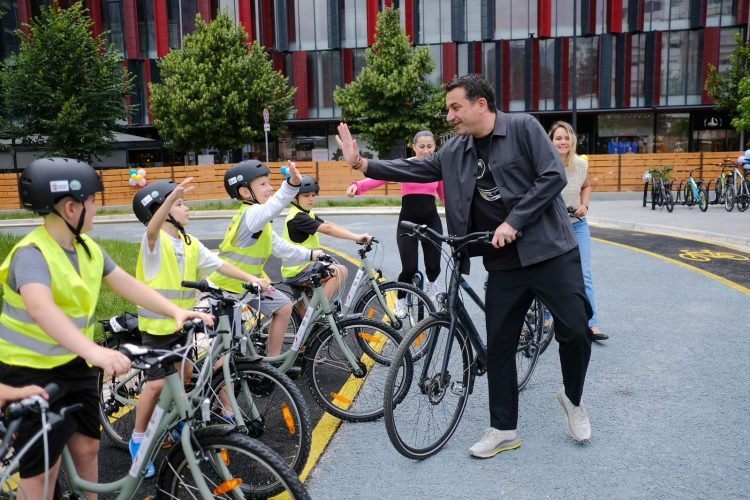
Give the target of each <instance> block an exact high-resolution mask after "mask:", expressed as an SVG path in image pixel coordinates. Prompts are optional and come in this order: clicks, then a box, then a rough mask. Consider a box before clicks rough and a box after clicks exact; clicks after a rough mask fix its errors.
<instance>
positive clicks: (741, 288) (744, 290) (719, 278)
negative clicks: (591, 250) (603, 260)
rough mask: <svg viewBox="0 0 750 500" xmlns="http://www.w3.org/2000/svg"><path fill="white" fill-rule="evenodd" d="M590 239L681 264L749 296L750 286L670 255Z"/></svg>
mask: <svg viewBox="0 0 750 500" xmlns="http://www.w3.org/2000/svg"><path fill="white" fill-rule="evenodd" d="M591 239H592V240H594V241H598V242H600V243H607V244H608V245H613V246H616V247H621V248H626V249H628V250H634V251H636V252H640V253H642V254H644V255H649V256H651V257H656V258H657V259H661V260H663V261H664V262H670V263H672V264H677V265H678V266H681V267H684V268H685V269H689V270H691V271H694V272H696V273H698V274H701V275H703V276H705V277H707V278H711V279H712V280H716V281H718V282H719V283H721V284H723V285H726V286H728V287H729V288H732V289H734V290H737V291H738V292H741V293H744V294H745V295H748V296H750V288H746V287H744V286H742V285H740V284H739V283H735V282H734V281H731V280H728V279H727V278H724V277H723V276H719V275H718V274H714V273H712V272H709V271H705V270H703V269H700V268H699V267H696V266H693V265H690V264H687V263H685V262H682V261H679V260H677V259H673V258H671V257H666V256H664V255H661V254H658V253H655V252H651V251H649V250H643V249H642V248H638V247H634V246H630V245H626V244H624V243H617V242H614V241H609V240H603V239H601V238H591ZM685 239H687V238H685ZM711 244H713V243H711Z"/></svg>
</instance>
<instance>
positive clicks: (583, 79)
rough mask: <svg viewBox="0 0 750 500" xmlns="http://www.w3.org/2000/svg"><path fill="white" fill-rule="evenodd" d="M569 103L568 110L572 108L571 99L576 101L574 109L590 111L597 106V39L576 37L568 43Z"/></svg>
mask: <svg viewBox="0 0 750 500" xmlns="http://www.w3.org/2000/svg"><path fill="white" fill-rule="evenodd" d="M570 50H571V54H570V78H571V80H570V89H571V91H570V93H571V96H570V101H569V108H568V109H572V108H573V101H572V100H573V99H575V100H576V109H592V108H596V107H598V106H599V99H598V88H599V82H598V78H599V74H598V71H597V70H596V69H593V70H592V68H598V67H599V65H598V64H597V62H598V60H599V38H598V37H587V38H583V37H577V38H573V39H571V41H570ZM573 50H575V53H576V67H577V71H576V73H575V78H576V81H575V82H573V54H572V51H573Z"/></svg>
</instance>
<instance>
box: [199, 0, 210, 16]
mask: <svg viewBox="0 0 750 500" xmlns="http://www.w3.org/2000/svg"><path fill="white" fill-rule="evenodd" d="M198 12H199V13H200V15H201V17H202V18H203V20H204V21H210V20H211V0H198Z"/></svg>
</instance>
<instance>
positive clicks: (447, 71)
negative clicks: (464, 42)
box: [443, 42, 458, 83]
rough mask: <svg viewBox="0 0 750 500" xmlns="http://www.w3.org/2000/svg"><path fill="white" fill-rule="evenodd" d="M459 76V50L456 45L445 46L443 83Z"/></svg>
mask: <svg viewBox="0 0 750 500" xmlns="http://www.w3.org/2000/svg"><path fill="white" fill-rule="evenodd" d="M456 76H458V50H457V48H456V44H455V43H450V42H449V43H444V44H443V83H448V82H450V81H451V80H453V79H454V78H456Z"/></svg>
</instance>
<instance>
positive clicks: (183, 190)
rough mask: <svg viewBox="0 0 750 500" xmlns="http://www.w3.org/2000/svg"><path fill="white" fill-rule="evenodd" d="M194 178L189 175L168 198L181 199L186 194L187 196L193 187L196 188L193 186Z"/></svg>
mask: <svg viewBox="0 0 750 500" xmlns="http://www.w3.org/2000/svg"><path fill="white" fill-rule="evenodd" d="M192 182H193V178H192V177H188V178H187V179H185V180H184V181H182V182H180V183H179V184H178V185H177V187H176V188H174V190H173V191H172V192H171V193H169V196H167V199H170V198H171V199H172V200H179V199H184V198H185V196H187V194H188V193H190V192H191V191H192V190H193V189H195V186H191V185H190V184H192Z"/></svg>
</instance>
